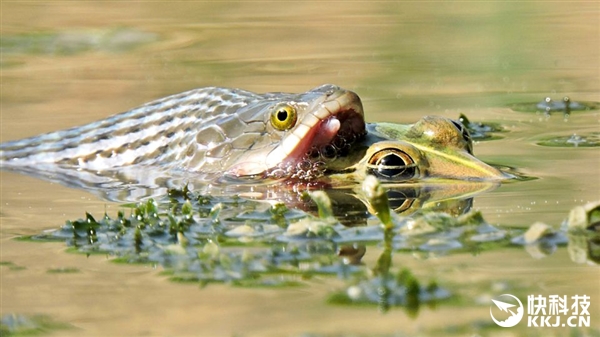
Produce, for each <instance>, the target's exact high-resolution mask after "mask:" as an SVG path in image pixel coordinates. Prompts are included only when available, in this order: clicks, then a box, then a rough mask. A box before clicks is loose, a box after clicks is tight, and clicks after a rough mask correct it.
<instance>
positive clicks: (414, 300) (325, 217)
mask: <svg viewBox="0 0 600 337" xmlns="http://www.w3.org/2000/svg"><path fill="white" fill-rule="evenodd" d="M309 194H310V197H311V198H312V199H313V200H314V201H315V203H316V205H317V207H318V212H317V213H318V216H317V215H311V214H308V213H305V212H301V211H298V210H290V209H288V208H287V207H286V206H284V205H283V204H275V205H271V204H268V203H262V202H257V201H249V200H243V199H240V198H239V197H218V196H203V195H199V194H197V193H195V192H192V191H190V190H188V189H187V187H186V188H183V189H181V190H172V191H170V192H169V194H168V195H167V196H165V197H164V198H162V199H161V200H159V201H155V200H152V199H150V200H147V201H145V202H141V203H138V204H135V205H132V204H130V205H126V208H125V209H124V210H120V211H118V212H117V215H116V216H115V217H110V216H109V215H107V214H104V215H103V216H102V217H98V218H96V217H94V216H93V215H91V214H89V213H86V216H85V218H83V219H79V220H75V221H67V223H66V224H65V225H64V226H63V227H61V228H60V229H58V230H56V231H53V232H49V233H45V234H43V235H38V236H34V237H31V238H30V239H31V240H34V241H35V240H53V241H56V240H62V241H65V242H67V243H68V245H69V246H70V247H71V248H70V250H72V251H76V252H80V253H85V254H97V253H100V254H110V255H112V256H116V259H115V261H116V262H120V263H149V264H154V265H160V266H162V268H163V269H164V272H163V275H167V276H168V277H170V278H171V279H172V280H174V281H178V282H198V283H200V284H202V285H207V284H209V283H213V282H226V283H229V284H232V285H236V286H243V287H289V286H302V285H306V284H307V281H308V280H310V279H311V278H313V277H314V276H316V275H319V276H327V275H329V276H337V277H338V278H340V279H342V280H344V281H345V282H346V283H347V286H346V287H345V288H344V290H340V291H338V292H336V293H334V294H333V295H332V296H331V297H330V300H329V301H330V302H332V303H346V304H359V305H363V304H371V305H373V304H375V305H377V306H378V307H379V309H380V310H381V311H384V312H385V311H387V310H389V308H390V307H392V306H403V307H404V308H406V310H407V312H408V313H409V314H410V315H412V316H414V315H416V314H417V313H418V309H419V306H420V304H421V303H429V304H434V303H437V302H438V301H442V300H445V299H448V298H450V297H451V292H450V291H449V290H447V289H445V288H444V287H443V286H442V285H440V283H439V282H441V281H443V280H436V281H431V280H430V281H425V282H422V281H420V280H417V278H416V277H414V276H413V275H412V274H411V272H410V271H409V270H406V269H404V268H402V266H394V264H393V259H392V255H393V254H394V253H395V254H402V253H409V254H414V253H416V252H418V253H419V254H425V255H428V254H430V255H433V256H440V255H445V254H459V253H469V254H481V253H483V252H485V251H488V250H491V249H500V248H504V247H520V246H527V247H538V246H542V247H544V249H545V250H540V251H542V252H548V253H552V252H553V249H548V247H550V248H551V247H556V246H557V245H562V244H566V243H567V242H568V241H569V240H568V237H567V234H566V232H565V231H563V230H552V231H551V233H550V232H547V231H545V230H542V231H541V232H540V233H541V234H540V235H537V234H535V233H533V234H531V233H527V232H525V233H523V231H521V230H511V229H503V228H498V227H496V226H493V225H491V224H489V223H487V222H486V221H485V219H484V218H483V217H482V215H481V213H479V212H468V213H466V214H462V215H460V216H452V215H449V214H448V213H446V212H440V211H426V210H421V211H418V212H416V213H415V214H413V215H411V216H410V217H401V216H399V215H398V214H396V213H394V212H392V211H391V210H390V205H389V201H388V195H387V191H386V190H385V189H384V188H383V186H382V185H381V184H380V183H379V181H378V180H377V179H376V178H374V177H372V176H369V177H367V178H366V179H365V182H364V184H363V185H362V190H361V191H360V192H359V194H360V195H361V200H363V201H364V202H365V203H367V204H369V209H370V210H371V212H372V213H373V214H374V215H375V217H372V218H371V219H369V221H368V222H367V223H368V224H369V225H366V226H356V227H352V226H351V225H350V226H346V225H347V224H346V225H342V224H341V223H340V221H338V219H336V217H335V216H334V213H333V211H332V209H331V205H332V200H330V198H329V196H328V194H327V193H325V192H323V191H316V192H310V193H309ZM583 241H584V242H587V241H586V240H585V239H583ZM569 242H570V241H569ZM376 245H379V246H380V247H382V248H383V249H382V252H381V253H380V256H379V258H378V259H377V262H376V264H375V266H371V267H368V266H365V265H364V264H363V263H362V261H361V259H362V257H363V256H364V254H365V252H366V250H367V249H370V248H369V247H371V248H374V246H376ZM60 272H65V269H62V270H60Z"/></svg>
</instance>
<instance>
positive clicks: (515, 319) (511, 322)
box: [490, 294, 523, 328]
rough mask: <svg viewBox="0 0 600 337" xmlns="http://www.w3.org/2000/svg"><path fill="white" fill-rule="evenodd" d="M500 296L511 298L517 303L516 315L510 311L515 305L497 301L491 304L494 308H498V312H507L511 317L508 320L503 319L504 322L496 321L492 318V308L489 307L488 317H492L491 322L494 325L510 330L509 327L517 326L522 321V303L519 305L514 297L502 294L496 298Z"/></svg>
mask: <svg viewBox="0 0 600 337" xmlns="http://www.w3.org/2000/svg"><path fill="white" fill-rule="evenodd" d="M502 296H508V297H512V298H514V299H515V300H516V301H517V303H519V307H518V308H517V309H516V311H517V313H515V312H514V309H511V308H512V307H514V306H516V305H515V304H511V303H506V302H502V301H498V300H492V303H493V304H495V305H496V307H498V309H500V311H504V312H507V313H509V314H510V315H511V316H510V317H509V318H507V319H505V320H504V321H499V320H497V319H496V318H494V315H493V314H492V306H490V316H492V320H493V321H494V323H496V324H498V325H499V326H501V327H503V328H510V327H513V326H515V325H517V324H518V323H519V322H520V321H521V319H523V303H521V301H519V299H518V298H516V297H515V296H513V295H511V294H502V295H500V296H498V297H502Z"/></svg>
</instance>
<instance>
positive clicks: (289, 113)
mask: <svg viewBox="0 0 600 337" xmlns="http://www.w3.org/2000/svg"><path fill="white" fill-rule="evenodd" d="M297 120H298V114H297V112H296V109H295V108H294V107H293V106H291V105H289V104H281V105H277V106H276V107H275V109H273V112H272V113H271V125H273V127H274V128H275V129H277V130H279V131H286V130H289V129H291V128H293V127H294V125H296V121H297Z"/></svg>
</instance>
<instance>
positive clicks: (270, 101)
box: [225, 85, 366, 180]
mask: <svg viewBox="0 0 600 337" xmlns="http://www.w3.org/2000/svg"><path fill="white" fill-rule="evenodd" d="M263 97H264V98H265V101H266V103H265V104H266V106H263V107H261V108H259V109H254V110H253V111H247V112H242V111H240V115H241V116H242V117H241V118H242V119H243V120H244V119H245V121H246V122H250V121H257V120H261V119H262V124H263V125H264V129H263V130H262V131H261V132H258V133H256V137H254V138H253V139H252V140H250V142H251V144H248V145H249V146H248V150H247V151H245V152H244V153H243V154H242V155H241V156H239V157H238V158H235V160H234V162H232V163H231V165H227V166H228V168H227V169H226V171H225V175H226V176H227V177H233V178H236V179H239V178H242V179H244V178H257V179H264V178H273V179H284V178H291V179H299V180H312V179H315V178H318V177H320V176H322V175H323V174H324V171H325V169H326V167H327V162H328V161H329V160H331V159H333V158H335V157H337V156H339V155H342V154H343V153H344V152H345V151H348V150H349V149H350V146H351V145H352V144H353V143H354V142H356V141H357V140H359V139H361V138H362V137H363V136H364V135H365V134H366V129H365V120H364V114H363V108H362V103H361V101H360V98H359V97H358V95H356V94H355V93H354V92H352V91H349V90H345V89H342V88H339V87H337V86H334V85H323V86H320V87H317V88H314V89H312V90H310V91H308V92H306V93H303V94H299V95H294V94H284V93H268V94H264V95H263Z"/></svg>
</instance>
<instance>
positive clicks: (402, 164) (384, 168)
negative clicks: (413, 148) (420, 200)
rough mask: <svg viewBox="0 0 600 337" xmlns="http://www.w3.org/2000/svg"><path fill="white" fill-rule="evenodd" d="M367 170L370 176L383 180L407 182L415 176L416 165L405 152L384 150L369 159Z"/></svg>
mask: <svg viewBox="0 0 600 337" xmlns="http://www.w3.org/2000/svg"><path fill="white" fill-rule="evenodd" d="M367 168H368V170H369V172H370V173H371V174H374V175H376V176H379V177H382V178H384V179H393V180H408V179H411V178H414V177H415V176H416V175H417V164H415V161H414V160H413V159H412V158H411V157H410V156H409V155H408V154H406V153H405V152H403V151H400V150H397V149H386V150H381V151H379V152H376V153H375V154H373V156H371V158H369V163H368V164H367Z"/></svg>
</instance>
